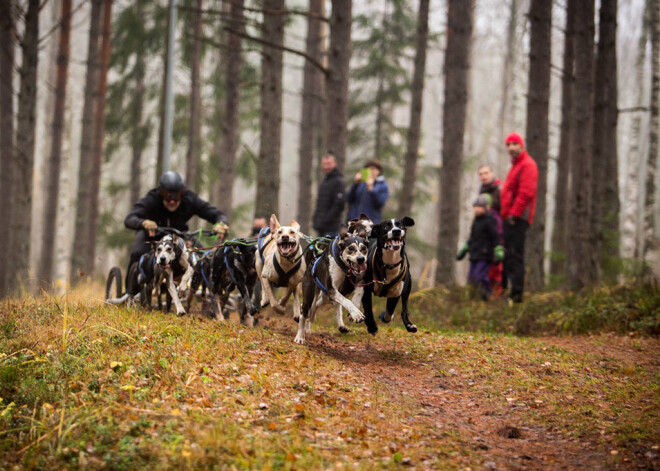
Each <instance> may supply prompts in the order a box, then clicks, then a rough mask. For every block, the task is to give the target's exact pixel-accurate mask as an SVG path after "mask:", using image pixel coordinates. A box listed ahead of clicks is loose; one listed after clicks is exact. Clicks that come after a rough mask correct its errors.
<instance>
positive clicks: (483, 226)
mask: <svg viewBox="0 0 660 471" xmlns="http://www.w3.org/2000/svg"><path fill="white" fill-rule="evenodd" d="M489 200H490V195H487V194H482V195H479V197H478V198H477V199H476V200H475V202H474V205H473V206H474V220H473V221H472V228H471V229H470V239H469V240H468V241H467V242H466V243H465V244H463V246H462V247H461V249H460V250H459V251H458V254H457V255H456V258H457V259H458V260H462V259H463V257H465V254H467V253H468V252H470V272H469V273H468V283H470V285H472V286H474V287H475V288H476V289H478V290H479V294H480V295H481V298H482V299H483V300H484V301H486V300H487V299H488V298H490V295H491V286H490V279H489V278H488V272H489V270H490V266H491V264H492V263H493V261H498V262H499V261H502V259H504V249H503V248H502V246H501V245H500V236H499V234H498V233H497V225H496V223H495V218H494V217H493V216H492V215H491V214H490V208H489V207H490V201H489Z"/></svg>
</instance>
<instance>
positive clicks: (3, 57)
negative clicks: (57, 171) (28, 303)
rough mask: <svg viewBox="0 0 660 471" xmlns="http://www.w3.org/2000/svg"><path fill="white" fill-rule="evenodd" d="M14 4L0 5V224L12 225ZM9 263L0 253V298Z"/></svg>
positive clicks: (6, 240)
mask: <svg viewBox="0 0 660 471" xmlns="http://www.w3.org/2000/svg"><path fill="white" fill-rule="evenodd" d="M14 7H15V5H14V1H1V2H0V129H1V130H2V133H0V190H1V191H2V194H3V195H4V201H3V204H2V214H1V216H2V221H3V223H4V224H6V225H7V227H12V224H13V216H14V211H13V208H14V206H13V202H12V200H13V195H14V167H15V163H16V161H15V159H14V54H15V52H14V50H15V44H14V35H15V25H14ZM11 239H12V233H11V231H8V230H3V231H0V247H5V248H6V247H9V246H10V245H11ZM10 261H11V255H10V254H9V251H7V250H0V267H3V269H2V270H0V297H4V296H6V295H7V293H8V292H9V291H10V289H11V286H10V285H11V283H12V282H13V280H11V279H10V275H9V272H8V271H7V270H5V269H4V267H7V265H8V264H9V262H10Z"/></svg>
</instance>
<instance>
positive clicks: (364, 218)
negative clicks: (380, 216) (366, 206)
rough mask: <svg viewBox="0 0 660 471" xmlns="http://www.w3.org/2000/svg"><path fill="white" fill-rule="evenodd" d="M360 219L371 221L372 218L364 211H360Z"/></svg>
mask: <svg viewBox="0 0 660 471" xmlns="http://www.w3.org/2000/svg"><path fill="white" fill-rule="evenodd" d="M360 219H361V220H362V221H369V222H371V218H370V217H369V216H367V215H366V214H364V213H360Z"/></svg>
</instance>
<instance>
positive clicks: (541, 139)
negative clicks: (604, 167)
mask: <svg viewBox="0 0 660 471" xmlns="http://www.w3.org/2000/svg"><path fill="white" fill-rule="evenodd" d="M529 22H530V46H529V87H528V91H527V128H526V129H527V130H526V140H527V150H528V151H529V154H530V155H531V156H532V158H533V159H534V160H535V161H536V165H537V167H538V171H539V180H538V190H537V196H536V212H535V216H534V224H533V225H532V226H531V227H530V230H529V236H528V241H527V243H526V247H525V252H526V253H525V258H526V259H527V266H528V267H529V276H528V277H527V282H528V284H529V287H530V288H531V289H540V288H543V286H544V285H545V275H544V269H543V262H544V259H545V257H544V255H545V243H544V241H545V194H546V189H547V178H548V110H549V107H550V59H551V54H550V53H551V50H550V45H551V39H552V31H551V28H552V2H548V1H547V0H532V2H531V5H530V9H529Z"/></svg>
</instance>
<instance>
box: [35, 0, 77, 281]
mask: <svg viewBox="0 0 660 471" xmlns="http://www.w3.org/2000/svg"><path fill="white" fill-rule="evenodd" d="M71 4H72V0H62V10H61V11H62V14H61V16H60V18H61V21H60V36H59V43H58V50H57V77H56V80H55V111H54V115H53V124H52V141H51V150H50V156H49V158H48V161H47V162H46V165H47V170H46V172H45V175H46V204H45V205H44V223H43V236H42V240H41V247H42V248H41V264H40V265H39V269H38V274H37V278H38V279H39V281H40V282H41V283H44V284H45V285H46V288H47V289H49V288H50V284H51V281H52V277H53V264H54V260H55V237H53V235H54V234H55V230H56V224H57V204H58V200H59V192H60V167H61V163H62V137H63V132H64V111H65V101H66V84H67V78H68V69H69V49H70V42H71V41H70V40H71V13H72V5H71Z"/></svg>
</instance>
